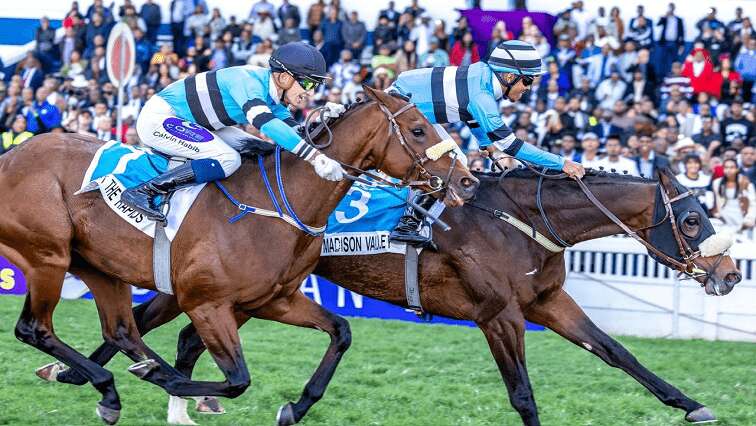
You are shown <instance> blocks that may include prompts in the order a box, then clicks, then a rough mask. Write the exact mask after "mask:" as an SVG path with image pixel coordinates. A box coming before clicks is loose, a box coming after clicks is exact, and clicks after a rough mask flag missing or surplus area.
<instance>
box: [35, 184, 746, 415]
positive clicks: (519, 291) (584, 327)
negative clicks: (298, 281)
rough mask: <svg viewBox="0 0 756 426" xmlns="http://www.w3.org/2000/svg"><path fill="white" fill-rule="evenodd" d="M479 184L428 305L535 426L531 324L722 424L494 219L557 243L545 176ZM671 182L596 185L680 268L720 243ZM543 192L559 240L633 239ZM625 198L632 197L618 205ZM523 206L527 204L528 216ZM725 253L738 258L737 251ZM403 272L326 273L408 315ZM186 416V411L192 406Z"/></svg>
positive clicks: (365, 261)
mask: <svg viewBox="0 0 756 426" xmlns="http://www.w3.org/2000/svg"><path fill="white" fill-rule="evenodd" d="M479 177H481V187H480V189H479V190H478V192H477V195H476V201H475V203H474V204H471V203H468V204H467V205H465V206H464V207H463V208H461V209H453V210H450V211H448V212H447V213H446V216H445V217H444V219H445V220H446V221H447V222H448V223H449V224H450V225H451V226H452V231H451V232H446V233H438V234H437V235H436V239H435V241H436V243H437V244H438V247H439V250H438V251H437V252H434V251H429V250H426V251H424V252H423V253H422V254H421V256H420V265H419V274H420V277H419V278H420V280H419V281H420V283H421V295H422V301H423V306H424V307H425V309H426V310H427V311H428V312H431V313H434V314H438V315H444V316H447V317H451V318H458V319H464V320H472V321H475V323H476V324H477V325H478V326H479V327H480V328H481V330H482V331H483V333H484V334H485V336H486V338H487V340H488V343H489V346H490V348H491V352H492V353H493V355H494V358H495V360H496V362H497V364H498V366H499V370H500V371H501V374H502V377H503V379H504V382H505V384H506V387H507V390H508V392H509V398H510V402H511V403H512V406H513V407H514V408H515V409H516V410H517V411H518V412H519V413H520V415H521V417H522V420H523V423H525V424H527V425H537V424H539V420H538V413H537V409H536V405H535V400H534V398H533V394H532V389H531V387H530V381H529V379H528V374H527V369H526V366H525V348H524V330H525V320H526V319H527V320H529V321H531V322H534V323H537V324H541V325H544V326H546V327H548V328H550V329H552V330H554V331H555V332H557V333H558V334H560V335H562V336H563V337H565V338H566V339H568V340H570V341H571V342H573V343H575V344H576V345H578V346H579V347H581V348H583V349H586V350H588V351H590V352H591V353H593V354H594V355H596V356H598V357H599V358H601V359H602V360H603V361H604V362H606V363H607V364H609V365H611V366H613V367H617V368H620V369H622V370H623V371H625V372H626V373H628V374H629V375H630V376H632V377H633V378H635V379H636V380H637V381H638V382H639V383H641V384H642V385H643V386H645V387H646V388H647V389H648V390H649V391H650V392H651V393H653V394H654V395H655V396H656V397H657V398H659V400H661V401H662V402H663V403H664V404H666V405H669V406H671V407H675V408H680V409H682V410H684V411H685V413H686V417H685V418H686V419H687V420H688V421H691V422H700V421H706V420H713V419H714V415H713V414H712V413H711V412H710V411H709V410H708V409H707V408H706V407H704V406H703V405H702V404H700V403H698V402H697V401H694V400H692V399H690V398H689V397H687V396H685V395H684V394H683V393H682V392H681V391H680V390H678V389H676V388H675V387H673V386H672V385H670V384H668V383H666V382H665V381H664V380H662V379H660V378H659V377H657V376H656V375H654V374H653V373H652V372H650V371H649V370H647V369H646V368H645V367H643V366H642V365H641V364H640V363H639V362H638V361H637V360H636V359H635V357H633V355H632V354H630V353H629V352H628V351H627V350H626V349H625V348H624V347H622V346H621V345H620V344H619V343H618V342H617V341H615V340H614V339H612V338H611V337H609V336H608V335H606V334H605V333H604V332H602V331H601V330H600V329H599V328H598V327H596V325H595V324H593V323H592V322H591V321H590V319H588V317H587V316H586V315H585V313H584V312H583V311H582V309H581V308H580V307H579V306H578V305H577V304H576V303H575V302H574V301H573V300H572V298H571V297H570V296H569V295H568V294H567V293H566V292H565V291H564V290H563V289H562V286H563V285H564V280H565V275H566V270H565V260H564V254H563V252H558V253H554V252H551V251H548V250H546V249H545V248H544V247H542V246H541V245H539V244H538V243H536V242H535V241H534V240H532V239H531V238H529V237H528V236H526V235H525V234H524V233H522V232H519V231H516V230H514V228H512V227H511V226H510V225H509V224H507V223H505V222H503V221H501V220H498V219H497V218H496V217H495V216H493V215H492V214H491V213H489V211H486V209H505V210H507V211H509V212H510V213H512V212H513V211H519V213H520V215H519V216H520V219H521V220H523V221H525V222H527V221H528V220H527V218H526V216H527V217H531V218H536V220H535V225H536V227H537V228H538V230H539V232H541V233H543V234H544V235H549V233H548V231H547V229H546V225H545V221H544V219H543V218H545V217H546V216H541V217H540V218H539V216H540V213H539V209H538V206H537V202H536V197H535V195H536V193H537V185H538V184H537V180H536V179H535V176H534V175H533V174H532V173H530V172H513V173H510V174H509V175H508V176H506V177H505V178H503V179H502V178H500V177H499V176H491V175H482V176H479ZM659 177H660V180H659V181H658V182H656V181H651V180H646V179H641V178H632V177H627V176H618V175H613V174H607V173H603V172H601V173H597V172H590V173H589V174H588V175H587V176H586V178H585V183H586V184H587V185H588V186H589V187H590V188H591V191H592V192H593V193H594V194H595V195H596V197H597V198H598V199H599V200H600V201H601V202H602V203H604V204H605V205H606V206H608V207H609V209H610V210H611V211H612V212H613V213H614V214H616V215H617V216H618V217H619V219H620V220H621V221H623V222H624V223H625V224H627V225H629V226H631V227H632V228H633V229H638V230H640V229H643V231H642V232H640V234H641V236H642V238H643V239H644V240H646V241H652V242H654V245H655V247H657V248H659V249H660V250H661V253H663V254H665V255H668V256H670V257H671V258H672V259H677V260H683V254H681V253H680V251H679V249H678V246H677V245H676V244H675V243H674V240H675V236H674V234H675V233H680V235H682V237H683V238H684V239H685V241H686V242H687V243H688V244H689V245H690V247H692V248H693V249H694V250H696V251H698V250H700V248H701V246H703V245H706V244H710V242H711V241H712V240H714V239H716V238H717V237H718V236H716V235H713V229H712V228H711V224H710V223H709V221H708V219H707V218H706V214H705V212H704V211H703V210H702V208H701V206H700V205H699V204H698V203H697V202H696V201H695V199H693V198H691V197H682V198H678V196H679V195H681V191H685V190H684V189H683V188H682V187H681V186H680V185H679V184H678V183H677V182H676V181H675V180H674V177H672V176H671V175H669V176H668V175H666V174H661V175H660V176H659ZM662 191H664V192H665V193H667V194H668V195H669V197H670V198H671V199H672V201H670V203H669V205H670V207H671V210H672V213H673V215H674V217H676V218H678V219H676V220H674V221H672V220H670V219H671V218H670V215H669V213H665V211H666V209H665V206H664V201H663V200H664V197H662V196H661V193H662ZM542 193H543V196H542V208H543V211H544V212H545V213H546V214H547V215H548V217H550V218H551V219H552V220H553V223H555V224H558V226H556V227H555V233H556V234H558V235H559V236H561V238H562V239H563V240H565V241H567V242H569V243H570V244H575V243H578V242H580V241H585V240H590V239H594V238H599V237H603V236H608V235H614V234H617V233H621V230H620V228H619V227H618V226H617V225H615V224H614V223H613V222H612V221H610V220H609V219H608V218H607V216H606V215H605V214H604V213H602V212H601V211H600V210H599V209H598V208H597V207H596V206H595V205H594V204H593V203H592V202H590V201H588V200H587V199H586V197H585V196H584V195H583V193H582V192H581V191H580V190H579V189H578V186H577V185H576V184H575V183H574V182H572V181H561V182H555V181H549V180H546V181H545V182H543V188H542ZM617 194H622V196H621V197H617ZM675 198H677V199H676V200H675ZM512 200H519V201H518V202H519V204H518V205H519V208H518V207H517V206H515V205H514V204H513V202H512ZM706 241H708V242H706ZM721 249H722V250H724V249H726V244H724V245H722V246H721ZM709 250H711V249H710V248H709ZM525 253H527V255H525ZM709 254H711V253H709ZM695 262H696V265H697V266H698V267H699V268H701V269H703V270H704V271H705V273H703V274H701V275H700V276H698V277H697V279H698V280H699V282H701V283H702V285H703V286H704V288H705V291H706V292H707V293H708V294H727V293H729V292H730V291H731V290H732V288H733V286H734V285H735V284H736V283H737V282H739V281H740V274H739V272H738V271H737V269H736V267H735V264H734V262H733V261H732V259H731V258H730V257H729V256H724V255H715V256H709V257H706V258H701V257H699V258H697V259H695ZM402 268H403V259H402V256H400V255H396V254H381V255H373V256H349V257H321V258H320V261H319V262H318V266H317V268H316V269H315V273H317V274H318V275H321V276H323V277H326V278H328V279H329V280H332V281H334V282H337V283H339V284H340V285H341V286H342V287H345V288H347V289H349V290H351V291H354V292H357V293H360V294H363V295H366V296H369V297H373V298H376V299H380V300H384V301H388V302H391V303H393V304H396V305H400V306H406V299H405V289H404V281H403V277H402V275H401V274H396V273H394V272H391V271H397V270H402ZM134 311H135V315H136V317H137V325H138V326H139V327H140V331H141V332H143V333H146V332H148V331H149V330H151V329H153V328H155V327H158V326H160V325H161V324H163V323H165V322H167V321H170V320H171V319H173V318H174V317H175V316H177V315H178V314H179V313H180V310H179V307H178V306H177V304H176V301H175V298H173V297H172V296H168V295H162V294H161V295H159V296H157V297H155V298H154V299H152V300H151V301H150V302H147V303H144V304H142V305H139V306H137V307H135V308H134ZM258 316H260V315H259V313H258V312H256V311H247V312H240V313H239V317H238V319H239V320H240V325H241V323H243V322H244V321H246V320H247V319H248V318H249V317H258ZM263 317H264V316H263ZM341 337H342V339H343V340H341V342H340V343H341V344H343V345H345V346H346V345H348V343H347V342H348V337H345V336H341ZM203 350H204V348H203V344H202V341H201V340H200V339H199V338H198V336H197V334H196V332H195V330H194V329H193V326H192V325H191V324H190V325H188V326H187V327H186V328H185V329H184V330H182V332H181V334H180V337H179V344H178V352H179V353H178V356H177V360H176V368H177V369H178V370H179V371H181V372H182V373H184V374H186V375H187V376H191V374H192V370H193V367H194V364H195V362H196V360H197V359H198V357H199V355H200V354H201V353H202V351H203ZM116 352H117V348H113V347H109V346H108V345H107V344H106V345H103V346H101V347H100V348H98V349H97V350H96V351H95V353H94V354H93V355H92V357H91V358H92V359H93V360H94V361H96V362H98V363H101V364H104V363H105V362H107V360H109V359H110V357H112V356H113V355H115V353H116ZM58 369H59V367H56V368H55V369H54V370H53V369H51V368H50V367H47V368H43V369H42V371H40V372H39V374H40V376H41V377H43V378H45V379H48V380H57V381H62V382H66V383H76V384H83V383H84V380H83V378H82V377H81V376H79V375H77V374H76V373H75V372H73V371H71V370H68V371H63V372H61V373H60V374H57V376H55V375H54V374H52V373H57V371H58ZM320 395H322V394H318V396H320ZM305 402H306V401H303V400H300V401H299V402H297V403H293V404H291V405H289V406H288V408H286V410H285V411H284V412H283V413H290V416H281V417H279V424H281V425H285V424H292V423H293V422H296V421H298V420H299V419H301V416H302V415H303V412H302V411H301V410H302V408H303V407H305V406H306V404H305ZM211 405H213V404H211ZM182 406H183V407H185V406H186V405H185V403H183V405H182ZM205 406H207V404H205ZM174 407H175V406H174ZM182 414H183V415H182ZM172 417H173V418H174V419H182V418H183V419H188V417H186V415H185V413H176V412H174V413H172ZM287 420H288V421H287Z"/></svg>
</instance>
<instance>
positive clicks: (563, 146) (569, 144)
mask: <svg viewBox="0 0 756 426" xmlns="http://www.w3.org/2000/svg"><path fill="white" fill-rule="evenodd" d="M556 145H557V146H558V147H559V149H558V150H557V154H559V155H561V156H562V157H564V158H566V159H568V160H570V161H577V162H580V153H579V152H578V151H577V149H575V147H576V146H577V141H576V140H575V136H574V135H573V134H572V133H565V134H564V135H563V136H562V138H561V139H560V140H558V141H557V144H556Z"/></svg>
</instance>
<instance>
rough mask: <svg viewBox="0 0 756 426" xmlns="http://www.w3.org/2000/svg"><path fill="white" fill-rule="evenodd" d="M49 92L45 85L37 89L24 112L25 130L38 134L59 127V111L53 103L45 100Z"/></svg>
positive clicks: (60, 119) (60, 118)
mask: <svg viewBox="0 0 756 426" xmlns="http://www.w3.org/2000/svg"><path fill="white" fill-rule="evenodd" d="M49 94H50V92H49V91H48V89H47V88H46V87H44V86H43V87H40V88H39V89H37V96H36V99H35V100H34V102H33V103H32V104H31V105H30V106H29V108H28V109H27V112H26V130H28V131H30V132H32V133H34V134H35V135H39V134H42V133H47V132H49V131H51V130H53V129H55V128H56V127H60V123H61V121H62V115H61V112H60V111H59V110H58V108H57V107H56V106H55V105H51V104H50V103H49V102H47V96H48V95H49Z"/></svg>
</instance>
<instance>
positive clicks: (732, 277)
mask: <svg viewBox="0 0 756 426" xmlns="http://www.w3.org/2000/svg"><path fill="white" fill-rule="evenodd" d="M742 278H743V277H742V276H741V275H740V273H739V272H730V273H729V274H727V275H725V283H727V285H735V284H737V283H739V282H740V280H741V279H742Z"/></svg>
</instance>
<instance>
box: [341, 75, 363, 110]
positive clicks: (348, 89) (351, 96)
mask: <svg viewBox="0 0 756 426" xmlns="http://www.w3.org/2000/svg"><path fill="white" fill-rule="evenodd" d="M362 93H364V91H363V90H362V75H360V73H357V74H355V75H353V76H352V79H351V80H350V81H348V82H347V83H346V84H345V85H344V88H343V89H342V90H341V101H340V102H339V103H341V104H344V105H349V104H351V103H354V102H357V98H358V97H359V96H360V94H362Z"/></svg>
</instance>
